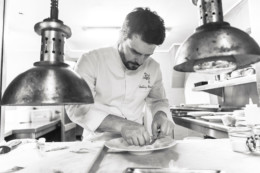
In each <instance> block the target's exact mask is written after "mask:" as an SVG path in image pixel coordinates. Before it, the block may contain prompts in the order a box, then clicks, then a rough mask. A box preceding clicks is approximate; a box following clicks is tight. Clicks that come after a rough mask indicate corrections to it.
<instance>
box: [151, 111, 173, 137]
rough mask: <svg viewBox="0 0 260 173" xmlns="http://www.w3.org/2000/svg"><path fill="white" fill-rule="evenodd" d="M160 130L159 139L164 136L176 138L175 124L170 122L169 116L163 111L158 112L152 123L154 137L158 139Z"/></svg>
mask: <svg viewBox="0 0 260 173" xmlns="http://www.w3.org/2000/svg"><path fill="white" fill-rule="evenodd" d="M158 129H160V133H159V136H158V137H159V138H160V137H164V136H171V137H172V138H174V123H173V122H172V121H170V120H169V119H168V118H167V115H166V114H165V113H164V112H162V111H158V112H157V113H156V114H155V115H154V118H153V121H152V133H153V136H154V137H157V135H158Z"/></svg>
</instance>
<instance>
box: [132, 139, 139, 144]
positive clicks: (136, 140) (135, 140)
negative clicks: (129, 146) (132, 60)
mask: <svg viewBox="0 0 260 173" xmlns="http://www.w3.org/2000/svg"><path fill="white" fill-rule="evenodd" d="M132 141H133V144H134V145H137V146H139V141H138V139H137V138H136V137H134V138H132Z"/></svg>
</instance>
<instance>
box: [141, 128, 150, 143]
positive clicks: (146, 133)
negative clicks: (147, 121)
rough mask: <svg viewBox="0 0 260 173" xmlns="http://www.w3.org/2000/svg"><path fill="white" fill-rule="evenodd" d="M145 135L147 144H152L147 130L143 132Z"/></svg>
mask: <svg viewBox="0 0 260 173" xmlns="http://www.w3.org/2000/svg"><path fill="white" fill-rule="evenodd" d="M143 137H144V140H145V145H148V144H150V134H149V133H148V132H147V131H146V132H144V133H143Z"/></svg>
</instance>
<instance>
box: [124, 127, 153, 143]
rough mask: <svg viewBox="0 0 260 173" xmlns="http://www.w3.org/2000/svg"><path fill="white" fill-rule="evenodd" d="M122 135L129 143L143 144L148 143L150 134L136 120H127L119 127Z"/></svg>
mask: <svg viewBox="0 0 260 173" xmlns="http://www.w3.org/2000/svg"><path fill="white" fill-rule="evenodd" d="M121 135H122V137H123V138H124V139H125V140H126V141H127V143H128V144H130V145H137V146H143V145H148V144H149V143H150V135H149V133H148V131H147V130H146V129H145V127H144V126H143V125H141V124H138V123H136V122H129V123H127V124H126V125H124V126H123V127H122V129H121Z"/></svg>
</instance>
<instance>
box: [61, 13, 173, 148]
mask: <svg viewBox="0 0 260 173" xmlns="http://www.w3.org/2000/svg"><path fill="white" fill-rule="evenodd" d="M164 39H165V26H164V21H163V19H161V18H160V17H159V16H158V15H157V14H156V13H155V12H152V11H150V10H149V9H148V8H145V9H144V8H136V9H135V10H133V11H132V12H131V13H129V14H128V15H127V16H126V19H125V21H124V24H123V26H122V30H121V35H120V39H119V42H118V44H117V45H116V46H114V47H106V48H101V49H97V50H93V51H90V52H88V53H85V54H83V56H82V57H81V58H80V59H79V60H78V62H77V65H76V67H75V70H76V71H77V72H78V73H79V74H80V75H81V76H82V77H83V78H84V80H86V82H87V83H88V85H89V86H90V88H91V90H92V93H93V96H94V101H95V103H94V104H91V105H74V106H66V111H67V113H68V116H69V117H70V119H71V120H72V121H74V122H75V123H77V124H79V125H80V126H82V127H83V128H84V133H83V138H84V137H85V138H87V137H88V136H93V135H95V134H96V135H97V132H111V133H117V134H121V135H122V137H123V138H124V139H125V140H126V141H127V142H128V143H129V144H130V145H141V146H142V145H147V144H149V143H150V134H149V132H148V131H147V129H145V127H144V125H143V113H142V112H143V110H144V106H146V105H147V106H150V108H151V112H152V116H153V120H152V127H151V128H152V133H153V136H155V137H156V136H157V135H158V131H160V133H159V137H163V136H166V135H167V136H172V137H173V133H174V131H173V129H174V123H173V121H172V118H171V116H170V112H169V105H168V100H167V99H166V96H165V91H164V87H163V84H162V74H161V71H160V67H159V64H158V63H157V62H156V61H155V60H153V59H152V58H150V56H151V55H152V54H153V52H154V50H155V48H156V46H157V45H160V44H162V43H163V41H164ZM94 132H95V133H94Z"/></svg>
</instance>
